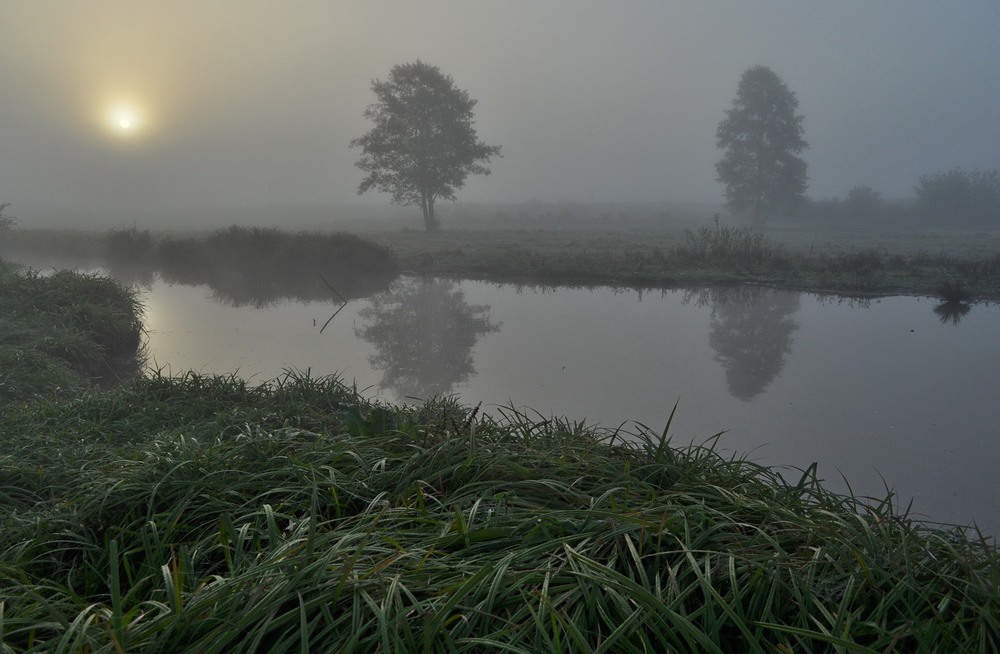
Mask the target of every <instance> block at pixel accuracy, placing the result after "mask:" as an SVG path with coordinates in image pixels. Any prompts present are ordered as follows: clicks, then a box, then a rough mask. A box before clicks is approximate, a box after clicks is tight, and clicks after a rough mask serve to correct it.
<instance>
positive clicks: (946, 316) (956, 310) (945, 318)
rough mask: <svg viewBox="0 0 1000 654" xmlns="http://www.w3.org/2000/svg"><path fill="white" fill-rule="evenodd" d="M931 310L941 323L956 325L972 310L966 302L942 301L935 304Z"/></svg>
mask: <svg viewBox="0 0 1000 654" xmlns="http://www.w3.org/2000/svg"><path fill="white" fill-rule="evenodd" d="M933 311H934V313H935V314H936V315H937V317H938V318H939V319H940V320H941V324H942V325H947V324H948V323H949V322H950V323H951V324H953V325H957V324H958V323H960V322H961V321H962V318H964V317H965V315H966V314H967V313H969V312H970V311H972V305H971V304H969V303H968V302H942V303H941V304H938V305H935V307H934V309H933Z"/></svg>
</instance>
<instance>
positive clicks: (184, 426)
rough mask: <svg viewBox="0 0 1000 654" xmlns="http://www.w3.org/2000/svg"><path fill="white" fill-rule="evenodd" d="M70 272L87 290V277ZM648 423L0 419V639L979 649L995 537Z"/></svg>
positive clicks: (81, 406)
mask: <svg viewBox="0 0 1000 654" xmlns="http://www.w3.org/2000/svg"><path fill="white" fill-rule="evenodd" d="M88 279H91V280H93V281H92V282H87V283H93V284H97V283H103V282H99V281H98V280H97V279H94V278H88ZM669 434H670V431H669V424H668V425H667V426H666V427H665V428H664V429H663V431H662V433H656V432H652V431H649V430H643V429H638V430H637V431H636V432H635V433H632V434H627V435H626V434H623V433H616V432H613V431H606V430H596V429H593V428H590V427H586V426H584V425H583V424H580V423H574V422H572V421H569V420H560V419H549V420H546V419H542V418H540V417H537V418H535V417H530V416H527V415H524V414H521V413H518V412H515V411H509V412H507V413H506V414H505V415H503V416H501V417H491V416H486V415H483V414H481V413H479V412H478V411H477V410H476V409H475V408H471V407H466V406H462V405H461V404H459V403H457V402H455V401H441V400H432V401H429V402H426V403H423V404H420V405H416V406H396V405H387V404H381V403H373V402H371V401H368V400H367V399H365V398H364V397H361V396H359V395H358V394H357V393H356V392H355V391H354V390H353V389H351V388H349V387H346V386H344V385H342V384H341V383H339V382H338V381H337V380H336V379H332V378H323V379H310V378H308V377H307V376H303V375H296V374H291V375H289V376H287V377H285V378H282V379H279V380H275V381H272V382H269V383H266V384H263V385H258V386H250V385H248V384H247V383H246V382H244V381H243V380H240V379H238V378H235V377H218V376H200V375H196V374H187V375H184V376H182V377H179V378H167V377H163V376H160V375H152V376H149V377H140V378H136V379H134V380H132V381H130V382H127V383H125V384H123V385H121V386H119V387H116V388H114V389H110V390H95V389H91V390H79V391H74V392H73V393H69V394H57V395H48V394H44V393H42V394H35V396H34V397H33V398H31V399H27V400H25V401H19V402H8V403H2V404H0V442H2V443H3V446H4V447H3V448H2V455H0V479H2V480H3V482H2V484H0V486H2V492H0V589H2V591H0V607H2V613H0V615H2V620H0V642H3V643H4V645H5V647H6V648H7V650H8V651H13V652H26V651H55V650H60V649H65V650H73V651H84V650H89V651H100V650H108V651H111V650H116V651H158V650H166V649H176V648H177V647H178V646H179V645H178V644H182V646H183V647H184V648H185V649H188V650H191V651H224V650H227V649H232V650H238V651H286V650H292V649H295V650H305V649H310V650H317V651H326V650H331V649H336V648H338V647H339V648H341V649H342V650H344V651H350V650H353V651H414V650H418V649H429V650H434V651H451V650H456V651H457V650H468V651H478V650H484V649H485V650H489V649H496V650H498V651H525V652H530V651H577V650H584V651H587V650H597V649H600V650H601V651H642V650H646V651H665V650H670V649H676V650H680V651H707V652H713V651H714V652H730V651H748V652H772V651H775V650H776V649H777V650H778V651H809V652H834V651H859V652H864V651H898V652H902V651H941V652H949V651H954V652H965V651H993V650H995V649H997V647H998V646H1000V621H998V619H997V617H996V616H997V615H1000V587H998V585H1000V557H998V552H997V549H996V547H995V545H994V544H993V543H992V541H990V540H987V539H984V538H982V537H980V536H978V535H977V534H975V533H974V532H971V531H968V530H965V531H963V530H960V529H932V528H930V527H927V526H924V525H922V524H920V523H918V522H916V521H913V520H911V519H910V518H908V517H907V516H905V515H900V513H899V507H897V506H896V505H895V504H894V501H893V498H892V497H891V496H890V497H887V498H885V499H884V500H882V501H877V500H876V501H873V500H862V499H860V498H853V497H845V496H842V495H837V494H834V493H831V492H829V491H827V490H826V489H825V488H824V487H823V485H822V483H821V482H820V481H819V480H818V479H817V477H816V474H815V468H811V469H810V470H807V471H806V472H804V473H803V474H801V475H800V476H796V478H794V479H790V480H786V479H784V478H782V477H781V476H780V475H778V474H777V473H776V472H775V471H773V470H771V469H768V468H765V467H762V466H759V465H756V464H754V463H751V462H749V461H745V460H739V459H732V458H726V457H723V456H721V455H720V454H719V453H718V452H716V451H714V450H712V449H711V448H710V447H675V446H673V445H671V444H670V443H669Z"/></svg>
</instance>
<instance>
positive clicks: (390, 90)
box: [351, 60, 500, 231]
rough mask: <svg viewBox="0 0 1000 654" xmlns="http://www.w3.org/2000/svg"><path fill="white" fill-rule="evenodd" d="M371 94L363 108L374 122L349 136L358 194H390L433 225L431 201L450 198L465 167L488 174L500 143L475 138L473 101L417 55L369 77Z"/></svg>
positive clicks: (465, 172)
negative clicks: (360, 176) (356, 154)
mask: <svg viewBox="0 0 1000 654" xmlns="http://www.w3.org/2000/svg"><path fill="white" fill-rule="evenodd" d="M372 90H373V91H374V92H375V96H376V98H377V101H376V102H375V103H373V104H370V105H368V107H366V108H365V111H364V116H365V118H369V119H371V120H372V121H373V122H374V123H375V125H374V127H372V128H371V130H369V131H368V133H366V134H365V135H364V136H361V137H359V138H356V139H354V140H353V141H351V147H360V148H361V157H360V158H359V159H358V161H357V166H358V168H360V169H361V170H363V171H365V172H366V173H367V175H365V178H364V180H363V181H362V182H361V184H360V186H358V193H359V194H360V193H364V192H366V191H368V190H370V189H375V190H376V191H380V192H383V193H391V194H392V201H393V202H395V203H396V204H401V205H410V204H416V205H418V206H419V207H420V209H421V210H422V211H423V214H424V226H425V227H426V228H427V231H434V230H436V229H438V228H439V227H440V223H439V221H438V219H437V217H436V216H435V215H434V204H435V202H436V201H437V200H438V199H440V198H444V199H446V200H454V199H455V191H456V190H458V189H460V188H462V186H464V184H465V178H466V177H467V176H468V175H470V174H476V175H488V174H489V173H490V169H489V168H487V167H486V164H487V163H489V161H490V158H491V157H493V156H500V146H498V145H486V144H485V143H483V142H482V141H480V140H478V139H477V137H476V130H475V128H474V127H473V116H472V108H473V107H475V106H476V100H473V99H472V98H470V97H469V94H468V92H466V91H463V90H462V89H459V88H456V87H455V83H454V80H452V78H451V76H450V75H444V74H442V73H441V71H440V70H439V69H438V68H437V66H431V65H429V64H425V63H423V62H422V61H420V60H417V61H416V62H415V63H409V64H399V65H397V66H393V68H392V70H390V71H389V78H388V79H387V80H386V81H384V82H383V81H379V80H375V81H374V82H372Z"/></svg>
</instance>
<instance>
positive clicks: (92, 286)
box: [0, 261, 142, 401]
mask: <svg viewBox="0 0 1000 654" xmlns="http://www.w3.org/2000/svg"><path fill="white" fill-rule="evenodd" d="M141 340H142V307H141V305H140V303H139V300H138V295H137V293H136V292H135V291H134V290H132V289H128V288H125V287H123V286H122V285H121V284H118V283H116V282H114V281H113V280H111V279H108V278H105V277H99V276H95V275H85V274H80V273H76V272H71V271H67V270H63V271H58V272H56V273H54V274H52V275H47V276H43V275H39V274H38V273H37V272H34V271H18V272H15V271H14V270H13V269H12V268H11V267H9V266H7V265H6V264H4V262H3V261H0V401H11V400H18V399H23V398H25V397H30V396H34V395H38V394H51V393H63V394H71V393H73V392H75V391H78V390H80V389H83V388H86V387H88V386H91V385H95V384H97V385H100V384H113V383H115V382H116V381H120V380H123V379H127V378H129V377H131V376H134V375H136V374H138V371H139V368H140V365H141Z"/></svg>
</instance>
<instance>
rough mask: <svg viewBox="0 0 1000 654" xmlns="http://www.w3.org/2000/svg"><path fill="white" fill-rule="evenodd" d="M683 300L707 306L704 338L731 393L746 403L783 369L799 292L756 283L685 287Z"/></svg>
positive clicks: (790, 340) (790, 343) (795, 327)
mask: <svg viewBox="0 0 1000 654" xmlns="http://www.w3.org/2000/svg"><path fill="white" fill-rule="evenodd" d="M684 302H686V303H687V302H694V303H696V304H697V305H698V306H711V307H712V315H711V325H710V328H709V334H708V342H709V344H710V345H711V346H712V349H713V350H714V351H715V360H716V361H718V362H719V363H721V364H722V367H723V368H724V369H725V371H726V383H727V385H728V388H729V394H730V395H732V396H733V397H735V398H738V399H740V400H744V401H750V400H752V399H753V398H754V397H756V396H757V395H759V394H760V393H762V392H763V391H764V389H766V388H767V386H768V384H770V383H771V382H772V381H774V379H775V378H776V377H777V376H778V375H779V374H780V373H781V369H782V368H783V367H784V365H785V355H786V354H788V353H790V352H791V351H792V334H793V333H794V332H795V330H797V329H798V328H799V324H798V323H797V322H795V321H794V320H793V319H792V318H791V316H792V314H793V313H795V312H796V311H798V310H799V307H800V304H799V294H798V293H796V292H789V291H777V290H774V289H770V288H763V287H759V286H737V287H731V288H707V289H700V290H697V291H688V292H687V294H686V296H685V299H684Z"/></svg>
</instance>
